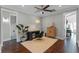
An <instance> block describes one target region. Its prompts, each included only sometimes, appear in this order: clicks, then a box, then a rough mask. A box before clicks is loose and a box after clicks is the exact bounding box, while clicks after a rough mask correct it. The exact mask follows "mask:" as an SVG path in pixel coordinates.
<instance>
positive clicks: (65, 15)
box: [64, 10, 77, 42]
mask: <svg viewBox="0 0 79 59" xmlns="http://www.w3.org/2000/svg"><path fill="white" fill-rule="evenodd" d="M72 12H76V21H77V10H74V11H70V12H66V13H64V18H65V19H64V20H65V24H64V26H65V27H64V29H65V38H66V21H67V19H66V17H67V16H68V15H67V14H69V13H72ZM70 15H71V14H70ZM76 26H77V23H76ZM76 30H77V27H76ZM76 32H77V31H76ZM76 40H77V33H76ZM76 42H77V41H76Z"/></svg>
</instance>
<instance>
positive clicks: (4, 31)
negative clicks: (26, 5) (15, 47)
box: [1, 8, 17, 46]
mask: <svg viewBox="0 0 79 59" xmlns="http://www.w3.org/2000/svg"><path fill="white" fill-rule="evenodd" d="M16 20H17V15H16V12H14V11H11V10H7V9H3V8H2V9H1V41H2V43H1V44H2V46H3V42H4V41H9V40H13V39H17V36H16Z"/></svg>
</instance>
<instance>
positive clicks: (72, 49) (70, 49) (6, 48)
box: [2, 39, 79, 53]
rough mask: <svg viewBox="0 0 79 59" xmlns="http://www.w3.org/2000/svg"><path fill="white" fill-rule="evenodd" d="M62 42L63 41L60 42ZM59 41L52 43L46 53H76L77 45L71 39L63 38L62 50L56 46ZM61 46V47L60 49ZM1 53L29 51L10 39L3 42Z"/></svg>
mask: <svg viewBox="0 0 79 59" xmlns="http://www.w3.org/2000/svg"><path fill="white" fill-rule="evenodd" d="M62 43H63V42H62ZM59 44H60V42H57V44H54V46H53V47H50V49H49V50H48V51H45V52H46V53H48V52H50V53H78V52H79V48H78V47H77V44H75V43H74V42H72V40H71V39H66V40H64V44H63V45H62V46H64V50H63V48H62V46H58V45H59ZM60 48H62V49H60ZM2 53H30V51H29V50H28V49H26V48H25V47H23V46H22V45H21V44H20V43H17V42H16V40H10V41H6V42H4V44H3V47H2Z"/></svg>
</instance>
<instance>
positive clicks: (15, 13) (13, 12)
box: [1, 8, 18, 46]
mask: <svg viewBox="0 0 79 59" xmlns="http://www.w3.org/2000/svg"><path fill="white" fill-rule="evenodd" d="M3 11H6V12H8V13H9V19H10V15H15V16H16V25H17V24H18V17H17V12H16V11H13V10H9V9H6V8H1V46H3V42H4V41H3V33H2V32H3V27H2V26H3V25H2V17H3V16H2V12H3ZM10 24H11V23H10ZM10 24H9V26H10V36H11V25H10ZM17 35H18V33H17V31H16V37H17V39H18V36H17ZM10 39H11V37H10Z"/></svg>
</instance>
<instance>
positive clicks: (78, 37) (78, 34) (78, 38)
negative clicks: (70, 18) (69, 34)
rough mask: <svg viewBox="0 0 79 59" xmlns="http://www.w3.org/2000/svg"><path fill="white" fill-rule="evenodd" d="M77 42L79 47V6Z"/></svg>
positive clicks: (78, 12) (78, 13)
mask: <svg viewBox="0 0 79 59" xmlns="http://www.w3.org/2000/svg"><path fill="white" fill-rule="evenodd" d="M76 22H77V31H76V32H77V36H76V37H77V43H78V47H79V8H78V9H77V21H76Z"/></svg>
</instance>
